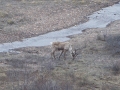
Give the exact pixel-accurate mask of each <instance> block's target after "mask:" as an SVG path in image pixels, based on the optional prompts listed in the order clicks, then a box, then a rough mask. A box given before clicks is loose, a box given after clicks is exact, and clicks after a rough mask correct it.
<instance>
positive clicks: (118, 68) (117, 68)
mask: <svg viewBox="0 0 120 90" xmlns="http://www.w3.org/2000/svg"><path fill="white" fill-rule="evenodd" d="M112 72H113V74H114V75H117V74H120V62H115V63H114V64H113V65H112Z"/></svg>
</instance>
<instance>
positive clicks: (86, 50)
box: [0, 0, 120, 90]
mask: <svg viewBox="0 0 120 90" xmlns="http://www.w3.org/2000/svg"><path fill="white" fill-rule="evenodd" d="M45 1H46V0H45ZM54 1H56V2H55V3H57V5H59V3H58V0H54ZM60 1H61V2H62V0H60ZM64 1H65V3H69V4H67V5H68V6H69V7H70V6H71V5H73V4H71V2H68V1H69V0H64ZM70 1H72V2H75V3H74V6H72V9H76V7H78V5H80V6H82V5H83V6H84V7H87V6H86V5H88V7H89V8H87V10H89V9H92V8H95V7H94V5H96V7H97V8H98V7H102V6H107V5H111V2H112V4H114V3H115V1H117V0H114V1H113V0H104V1H103V0H80V3H77V1H78V0H70ZM90 1H91V3H89V2H90ZM118 1H119V0H118ZM5 2H7V3H5ZM8 2H9V3H10V2H11V3H13V2H14V3H13V4H14V5H18V6H19V4H21V5H20V6H22V7H24V8H26V6H27V5H31V6H32V7H30V6H29V8H30V10H31V11H29V10H28V12H29V13H28V12H27V14H25V15H23V14H24V13H21V11H22V12H23V11H24V9H23V8H22V9H21V10H19V9H18V8H14V5H13V4H12V5H11V3H10V4H9V3H8ZM81 3H82V4H81ZM2 4H3V5H4V4H5V6H6V8H7V10H8V11H4V10H1V9H4V8H0V20H1V21H0V30H1V31H0V32H1V34H3V35H2V38H0V40H1V39H3V36H4V37H5V36H7V35H9V37H7V38H8V39H9V38H11V37H14V36H15V35H16V38H14V40H16V39H18V38H20V39H21V38H23V36H26V35H29V33H27V34H26V32H27V31H29V30H32V31H34V32H36V30H35V29H30V26H31V25H32V27H34V25H33V23H35V21H37V20H38V19H39V20H41V19H40V18H39V17H40V14H39V15H37V13H36V12H35V11H36V10H37V9H38V7H39V5H40V6H41V5H53V3H50V2H48V3H46V2H43V0H42V1H41V0H34V1H33V0H0V5H1V7H2ZM62 4H63V3H62ZM36 5H38V6H37V7H35V6H36ZM65 5H66V4H64V5H63V6H61V3H60V7H59V8H57V7H55V9H58V10H57V11H59V12H61V9H63V7H65ZM99 5H100V6H99ZM34 7H35V8H34ZM47 7H48V6H43V7H41V8H42V9H44V10H46V11H47V10H48V8H47ZM10 8H12V10H14V12H16V10H17V12H18V10H19V14H13V13H11V12H10V11H9V9H10ZM19 8H21V7H19ZM49 8H50V10H51V8H53V9H54V7H52V6H51V7H49ZM80 8H82V7H80ZM80 8H79V9H80ZM26 9H28V7H27V8H26ZM82 9H83V8H82ZM66 10H67V9H66V7H65V11H66ZM70 10H71V9H70V8H69V10H68V11H70ZM77 10H78V9H77ZM63 11H64V10H63ZM65 11H64V12H65ZM24 12H26V11H24ZM30 12H31V13H34V14H35V15H36V17H37V18H38V19H37V18H35V17H33V16H32V15H31V13H30ZM86 12H87V11H86ZM90 12H92V11H90ZM40 13H41V12H40ZM46 13H47V12H46ZM67 13H68V12H67ZM83 13H84V11H83V12H82V14H83ZM41 14H42V13H41ZM77 14H78V13H77ZM54 15H55V12H54V13H52V15H51V13H47V15H46V16H50V17H51V16H54ZM67 15H68V14H67ZM69 15H73V13H72V14H69ZM69 15H68V16H69ZM84 15H85V14H84ZM19 16H22V17H19ZM27 16H28V17H27ZM38 16H39V17H38ZM18 17H19V18H18ZM32 17H33V18H32ZM74 17H76V16H74ZM79 17H80V16H79ZM15 18H17V19H15ZM31 18H32V19H31ZM76 18H77V17H76ZM64 19H65V18H64ZM70 19H72V18H70ZM46 20H48V18H47V19H46ZM66 21H67V20H66ZM37 23H38V22H37ZM45 23H47V22H45ZM50 23H52V22H50ZM28 24H30V25H28ZM39 24H40V25H43V26H44V24H43V23H42V24H41V23H39ZM47 24H48V23H47ZM64 24H66V23H64ZM17 25H18V26H17ZM45 25H46V24H45ZM55 25H56V24H55ZM22 26H24V28H23V27H22ZM67 26H70V25H68V24H67V25H66V26H65V27H67ZM13 27H14V29H13ZM19 27H20V28H19ZM28 27H29V30H28ZM65 27H63V28H65ZM16 28H18V29H16ZM26 28H27V30H25V29H26ZM43 28H45V27H43ZM47 28H48V27H47ZM119 28H120V21H119V20H118V21H115V22H112V23H111V24H110V25H108V26H107V27H106V28H101V29H98V28H97V29H88V30H86V31H85V32H83V33H82V34H78V35H74V36H71V40H69V41H68V42H69V43H72V45H73V47H75V48H80V49H79V50H77V53H78V55H77V57H76V58H75V60H71V57H70V54H66V60H62V59H63V58H62V57H61V60H58V59H56V60H53V59H51V46H46V47H24V48H18V49H15V51H18V52H20V53H18V52H9V55H8V53H6V52H0V90H120V85H119V84H120V62H119V60H120V50H119V49H120V45H119V44H120V37H119V36H120V29H119ZM22 29H23V31H22ZM14 30H15V31H14ZM41 32H42V31H41ZM18 33H19V34H21V37H17V35H19V34H18ZM1 34H0V35H1ZM13 35H14V36H13ZM5 39H6V38H5ZM8 41H9V42H10V41H11V39H9V40H8ZM0 42H3V41H2V40H1V41H0ZM59 55H60V53H56V56H59Z"/></svg>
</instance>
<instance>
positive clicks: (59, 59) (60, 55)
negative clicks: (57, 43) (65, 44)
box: [59, 50, 64, 60]
mask: <svg viewBox="0 0 120 90" xmlns="http://www.w3.org/2000/svg"><path fill="white" fill-rule="evenodd" d="M63 52H64V50H62V52H61V53H60V56H59V60H60V57H61V55H62V54H63Z"/></svg>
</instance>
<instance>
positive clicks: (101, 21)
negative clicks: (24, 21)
mask: <svg viewBox="0 0 120 90" xmlns="http://www.w3.org/2000/svg"><path fill="white" fill-rule="evenodd" d="M88 18H89V21H88V22H86V23H83V24H80V25H77V26H73V27H70V28H68V29H62V30H60V31H54V32H50V33H47V34H43V35H39V36H37V37H32V38H27V39H24V40H23V41H22V42H21V41H16V42H12V43H3V44H0V52H4V51H9V50H10V49H15V48H20V47H27V46H46V45H49V44H50V42H53V41H67V40H69V38H68V37H67V36H70V35H74V34H79V33H82V30H84V29H88V28H103V27H106V25H108V24H109V23H110V22H112V21H115V20H119V19H120V3H119V4H115V5H113V6H110V7H107V8H103V9H102V10H100V11H97V12H95V13H93V14H92V15H90V16H88Z"/></svg>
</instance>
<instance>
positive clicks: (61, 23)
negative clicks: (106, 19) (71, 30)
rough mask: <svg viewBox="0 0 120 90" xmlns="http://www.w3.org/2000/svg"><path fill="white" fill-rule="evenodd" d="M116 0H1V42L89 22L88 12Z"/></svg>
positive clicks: (90, 12) (117, 0) (106, 5)
mask: <svg viewBox="0 0 120 90" xmlns="http://www.w3.org/2000/svg"><path fill="white" fill-rule="evenodd" d="M117 2H119V0H114V1H113V0H106V1H99V0H89V1H88V0H83V1H59V0H58V1H57V2H55V1H38V0H35V1H34V2H33V1H32V0H29V1H26V0H23V1H18V0H11V1H5V0H2V1H1V3H0V4H1V8H2V10H0V43H6V42H13V41H20V40H22V39H25V38H30V37H34V36H38V35H40V34H43V33H47V32H50V31H55V30H60V29H63V28H68V27H70V26H74V25H77V24H80V23H83V22H86V21H87V20H88V19H87V17H86V16H88V15H90V14H92V13H93V12H95V11H97V10H100V9H101V8H103V7H108V6H110V5H113V4H115V3H117ZM18 11H19V12H18Z"/></svg>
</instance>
